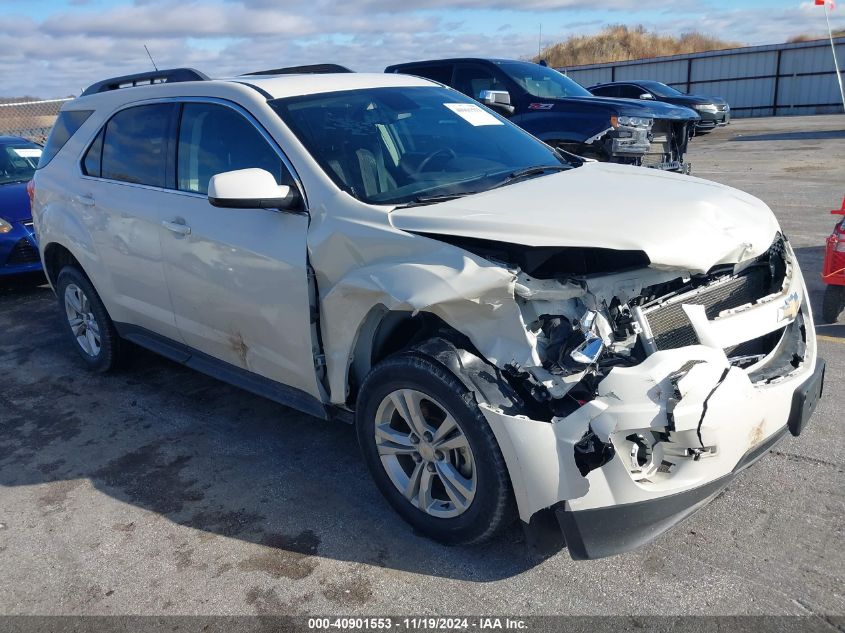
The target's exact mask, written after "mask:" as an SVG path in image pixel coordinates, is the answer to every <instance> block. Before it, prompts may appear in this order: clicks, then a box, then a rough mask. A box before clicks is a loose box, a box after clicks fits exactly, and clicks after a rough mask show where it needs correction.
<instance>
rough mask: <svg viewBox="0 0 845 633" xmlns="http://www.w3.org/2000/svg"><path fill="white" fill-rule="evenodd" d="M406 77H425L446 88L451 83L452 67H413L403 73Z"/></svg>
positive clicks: (446, 65) (442, 65) (441, 65)
mask: <svg viewBox="0 0 845 633" xmlns="http://www.w3.org/2000/svg"><path fill="white" fill-rule="evenodd" d="M404 73H405V74H407V75H416V76H417V77H425V78H426V79H431V80H432V81H436V82H438V83H441V84H444V85H446V86H448V85H450V84H451V83H452V66H450V65H449V64H440V65H437V66H413V67H411V68H408V69H406V70H405V71H404Z"/></svg>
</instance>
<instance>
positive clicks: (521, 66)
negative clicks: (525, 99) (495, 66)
mask: <svg viewBox="0 0 845 633" xmlns="http://www.w3.org/2000/svg"><path fill="white" fill-rule="evenodd" d="M499 68H501V69H502V70H503V71H505V72H506V73H507V74H508V76H510V78H511V79H513V80H514V81H515V82H516V83H518V84H519V85H520V86H522V87H523V88H525V90H526V91H528V94H530V95H532V96H535V97H541V98H546V99H555V98H559V97H592V96H593V95H592V93H590V91H589V90H587V89H586V88H584V86H582V85H581V84H579V83H577V82H576V81H573V80H572V79H570V78H569V77H567V76H566V75H562V74H561V73H559V72H558V71H556V70H554V69H553V68H549V67H548V66H540V65H539V64H530V63H528V62H505V63H503V64H499Z"/></svg>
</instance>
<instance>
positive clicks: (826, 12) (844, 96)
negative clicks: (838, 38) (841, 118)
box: [816, 0, 845, 109]
mask: <svg viewBox="0 0 845 633" xmlns="http://www.w3.org/2000/svg"><path fill="white" fill-rule="evenodd" d="M816 4H823V5H824V19H825V20H827V34H828V35H829V36H830V50H831V51H833V66H834V68H835V69H836V80H837V81H838V82H839V96H840V97H842V108H843V109H845V88H843V87H842V73H841V72H839V60H838V59H837V58H836V43H835V42H834V41H833V29H832V28H831V27H830V12H829V10H828V8H827V4H828V0H816Z"/></svg>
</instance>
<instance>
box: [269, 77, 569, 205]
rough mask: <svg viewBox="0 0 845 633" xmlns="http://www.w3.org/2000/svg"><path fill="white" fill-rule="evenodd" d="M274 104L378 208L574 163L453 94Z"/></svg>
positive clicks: (436, 91) (383, 91)
mask: <svg viewBox="0 0 845 633" xmlns="http://www.w3.org/2000/svg"><path fill="white" fill-rule="evenodd" d="M270 105H271V106H272V107H273V109H274V110H275V111H276V112H277V113H278V114H279V116H280V117H281V118H282V119H283V120H284V121H285V123H286V124H287V125H288V127H290V129H291V130H292V131H293V133H294V134H296V136H297V137H298V138H299V140H300V141H301V142H302V144H303V145H304V146H305V148H306V149H307V150H308V151H309V153H310V154H311V155H312V156H313V157H314V159H315V160H316V161H317V162H318V163H319V164H320V166H321V167H322V168H323V170H324V171H325V172H326V173H327V174H328V175H329V177H330V178H331V179H332V180H334V182H335V183H336V184H337V185H338V187H340V188H341V189H343V190H345V191H348V192H349V193H350V194H351V195H353V196H355V197H356V198H358V199H359V200H362V201H364V202H368V203H371V204H405V203H410V202H419V199H420V198H424V197H433V196H451V195H466V194H469V193H475V192H479V191H484V190H487V189H490V188H492V187H494V186H496V185H498V184H500V183H501V182H502V180H503V177H507V176H508V175H509V174H513V173H515V172H518V171H520V170H524V169H526V168H528V167H536V166H553V167H557V168H559V167H560V166H561V165H567V163H566V162H564V160H563V158H562V157H561V156H560V155H558V154H557V153H556V152H555V151H554V150H552V149H551V148H550V147H549V146H548V145H546V144H545V143H542V142H541V141H538V140H537V139H535V138H534V137H533V136H530V135H529V134H528V133H527V132H524V131H523V130H521V129H520V128H518V127H516V126H515V125H513V124H511V123H509V122H507V121H505V120H504V119H502V118H501V117H499V116H497V115H495V114H493V113H491V112H490V111H489V110H486V109H485V108H482V107H481V106H479V105H478V103H476V102H475V101H472V100H471V99H469V98H467V97H465V96H463V95H461V94H459V93H457V92H455V91H454V90H449V89H446V88H436V87H409V88H398V87H397V88H371V89H366V90H349V91H344V92H332V93H326V94H317V95H306V96H298V97H289V98H285V99H277V100H276V101H271V102H270ZM543 173H545V172H543ZM538 175H542V174H538Z"/></svg>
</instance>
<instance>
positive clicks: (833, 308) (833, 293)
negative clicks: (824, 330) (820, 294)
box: [822, 285, 845, 323]
mask: <svg viewBox="0 0 845 633" xmlns="http://www.w3.org/2000/svg"><path fill="white" fill-rule="evenodd" d="M843 309H845V286H831V285H828V286H826V287H825V290H824V299H823V300H822V319H823V320H824V322H825V323H836V321H837V320H838V319H839V315H840V314H842V310H843Z"/></svg>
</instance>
